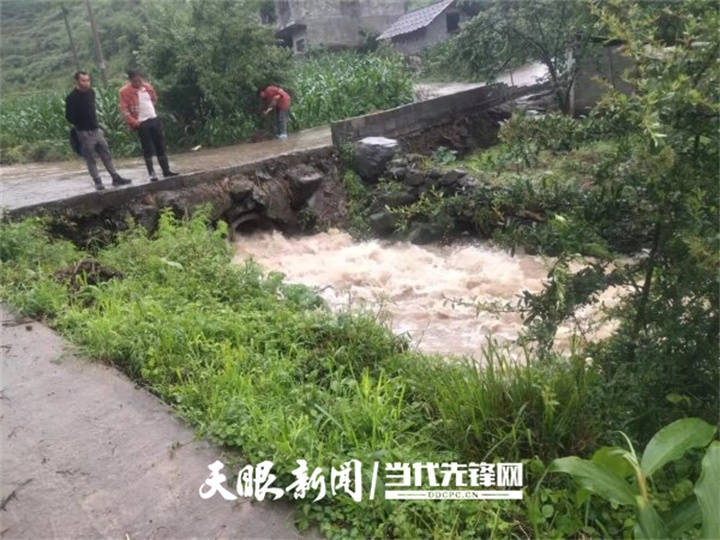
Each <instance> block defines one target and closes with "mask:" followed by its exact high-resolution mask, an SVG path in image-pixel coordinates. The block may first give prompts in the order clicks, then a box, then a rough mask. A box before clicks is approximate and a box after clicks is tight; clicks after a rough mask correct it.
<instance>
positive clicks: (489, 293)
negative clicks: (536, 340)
mask: <svg viewBox="0 0 720 540" xmlns="http://www.w3.org/2000/svg"><path fill="white" fill-rule="evenodd" d="M235 246H236V250H237V256H236V259H235V260H236V262H237V263H242V262H243V261H244V260H245V259H247V258H248V257H252V258H253V259H254V260H255V261H256V262H258V263H259V264H260V265H261V266H262V267H263V268H264V269H265V270H267V271H270V270H274V271H279V272H282V273H283V274H285V276H286V281H288V282H293V283H302V284H305V285H309V286H312V287H316V288H318V289H321V295H322V297H323V298H324V299H325V300H326V301H327V302H328V304H329V305H330V306H331V307H332V308H333V309H335V310H342V309H345V308H348V307H349V308H363V309H367V310H371V311H373V312H375V313H378V315H379V317H380V318H381V319H383V320H387V324H389V325H390V326H391V328H392V329H393V330H394V331H395V332H396V333H408V334H409V336H410V338H411V340H412V342H413V343H414V344H415V345H416V346H417V347H418V348H419V349H420V350H422V351H425V352H433V353H441V354H458V355H472V356H475V357H476V358H479V357H480V350H481V348H482V346H483V345H484V344H485V343H486V340H487V337H488V336H492V337H493V338H495V339H497V340H498V341H501V342H507V341H511V340H514V339H515V338H517V336H518V332H519V330H520V328H521V326H522V321H521V318H520V316H519V315H518V314H516V313H501V314H494V313H488V312H483V311H481V312H479V313H478V312H477V310H476V309H475V307H474V304H476V303H477V302H493V301H494V302H498V301H500V302H507V301H511V302H513V303H515V302H516V301H517V298H518V295H520V294H521V293H522V291H523V290H530V291H539V290H540V289H541V288H542V284H543V281H544V280H545V278H546V276H547V272H548V268H549V266H550V264H551V261H548V260H545V259H543V258H542V257H538V256H530V255H516V256H514V257H513V256H511V255H510V254H509V253H507V252H505V251H503V250H501V249H499V248H494V247H490V246H488V245H487V244H484V243H481V242H462V243H455V244H453V245H449V246H416V245H413V244H410V243H407V242H394V243H389V242H383V241H380V240H371V241H368V242H355V241H354V240H353V239H352V238H351V237H350V235H348V234H347V233H344V232H341V231H336V230H333V231H330V232H326V233H320V234H316V235H313V236H305V237H290V238H288V237H285V236H283V235H282V233H279V232H277V231H274V232H261V233H255V234H251V235H248V236H243V237H242V238H241V239H240V240H238V241H237V242H236V244H235ZM453 300H461V303H457V302H453ZM569 333H570V330H569V329H563V330H562V331H561V332H559V339H560V340H561V341H563V340H565V341H566V340H567V336H568V334H569Z"/></svg>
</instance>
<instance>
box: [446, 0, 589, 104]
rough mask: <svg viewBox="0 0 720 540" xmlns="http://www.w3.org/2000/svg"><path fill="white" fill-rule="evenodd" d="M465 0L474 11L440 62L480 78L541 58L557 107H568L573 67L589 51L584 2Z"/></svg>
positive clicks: (586, 14)
mask: <svg viewBox="0 0 720 540" xmlns="http://www.w3.org/2000/svg"><path fill="white" fill-rule="evenodd" d="M465 3H466V4H467V6H468V8H474V9H476V10H478V14H477V15H476V16H475V17H473V18H472V19H471V20H470V21H469V22H468V24H467V25H465V26H464V27H463V29H462V31H461V32H460V34H459V35H458V36H456V37H455V38H454V39H453V40H452V42H451V43H450V46H449V47H447V49H446V52H445V54H444V55H443V56H444V61H445V62H448V63H450V64H452V65H453V66H455V68H456V69H457V70H458V71H459V72H461V73H465V74H468V75H470V76H472V77H475V78H485V79H491V78H493V77H495V76H496V75H497V74H498V73H500V72H501V71H503V70H505V69H507V68H508V67H511V66H516V65H520V64H522V63H524V62H526V61H529V60H537V61H539V62H542V63H543V64H544V65H545V67H546V68H547V70H548V76H549V78H550V82H551V84H552V85H553V88H554V89H555V94H556V97H557V101H558V105H559V106H560V108H561V109H562V110H563V111H567V110H568V107H569V103H570V99H569V97H570V89H571V87H572V84H573V82H574V80H575V77H576V75H577V71H578V67H579V65H580V63H581V61H582V59H583V58H585V57H586V55H587V54H589V53H590V52H591V51H592V50H593V41H592V38H593V29H594V23H595V17H594V16H593V14H592V13H591V11H590V9H589V5H588V4H587V3H586V2H583V1H581V0H563V1H560V2H559V1H556V0H490V1H488V2H475V3H473V2H467V1H466V2H465ZM483 7H484V9H482V8H483ZM570 54H572V59H573V61H569V59H570V57H571V56H570Z"/></svg>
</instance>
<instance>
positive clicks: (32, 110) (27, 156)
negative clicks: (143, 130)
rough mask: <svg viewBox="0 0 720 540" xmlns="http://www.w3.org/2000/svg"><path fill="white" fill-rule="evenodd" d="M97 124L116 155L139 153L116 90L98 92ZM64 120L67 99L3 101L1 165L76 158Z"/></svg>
mask: <svg viewBox="0 0 720 540" xmlns="http://www.w3.org/2000/svg"><path fill="white" fill-rule="evenodd" d="M94 90H95V98H96V107H97V115H98V122H99V124H100V126H101V127H102V128H103V131H104V132H105V137H106V138H107V140H108V143H109V145H110V150H111V151H112V153H113V155H117V156H127V155H132V154H135V153H137V152H138V150H139V144H138V142H137V136H136V135H135V134H134V133H131V132H130V130H129V129H128V128H127V126H126V125H125V123H124V122H123V120H122V118H121V116H120V113H119V111H118V108H117V99H118V98H117V90H118V89H117V88H116V87H111V88H107V89H105V88H97V87H96V88H95V89H94ZM69 130H70V125H69V124H68V122H67V121H66V120H65V95H64V94H63V95H58V94H56V93H36V94H26V95H20V96H13V97H10V98H4V99H3V103H2V108H1V109H0V162H1V163H3V164H12V163H21V162H26V161H50V160H55V159H67V158H68V157H71V156H72V155H73V151H72V149H71V148H70V144H69V141H68V132H69Z"/></svg>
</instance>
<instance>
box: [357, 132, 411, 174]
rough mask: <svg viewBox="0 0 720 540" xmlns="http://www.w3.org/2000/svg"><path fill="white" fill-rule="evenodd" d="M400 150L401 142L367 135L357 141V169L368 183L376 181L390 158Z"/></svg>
mask: <svg viewBox="0 0 720 540" xmlns="http://www.w3.org/2000/svg"><path fill="white" fill-rule="evenodd" d="M399 150H400V143H399V142H398V141H396V140H395V139H388V138H386V137H365V138H364V139H361V140H359V141H358V142H356V143H355V147H354V162H355V171H356V172H357V173H358V174H359V175H360V177H361V178H362V179H363V180H364V181H365V182H368V183H375V182H377V181H378V178H380V177H381V176H382V174H383V173H384V172H385V168H386V167H387V165H388V163H390V160H391V159H392V158H393V157H394V156H395V154H396V153H397V152H398V151H399Z"/></svg>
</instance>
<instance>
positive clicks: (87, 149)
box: [65, 71, 132, 191]
mask: <svg viewBox="0 0 720 540" xmlns="http://www.w3.org/2000/svg"><path fill="white" fill-rule="evenodd" d="M65 118H66V119H67V121H68V122H70V123H71V124H72V125H73V126H75V130H76V132H77V135H78V139H79V141H80V146H81V151H82V156H83V157H84V158H85V161H86V162H87V167H88V171H89V172H90V176H91V177H92V179H93V182H95V189H97V190H98V191H102V190H103V189H105V186H103V183H102V180H101V179H100V173H99V172H98V168H97V163H96V159H95V153H97V154H98V155H99V156H100V159H101V160H102V162H103V165H105V168H106V169H107V172H108V173H110V176H111V177H112V185H113V186H124V185H126V184H129V183H131V182H132V180H128V179H127V178H123V177H122V176H120V175H119V174H118V172H117V171H116V170H115V167H114V166H113V162H112V157H110V148H109V147H108V143H107V141H106V140H105V136H104V135H103V132H102V130H101V129H100V126H98V122H97V112H96V110H95V92H94V91H93V89H92V88H90V75H88V74H87V73H86V72H85V71H78V72H77V73H76V74H75V89H74V90H73V91H72V92H70V93H69V94H68V96H67V97H66V98H65Z"/></svg>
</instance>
